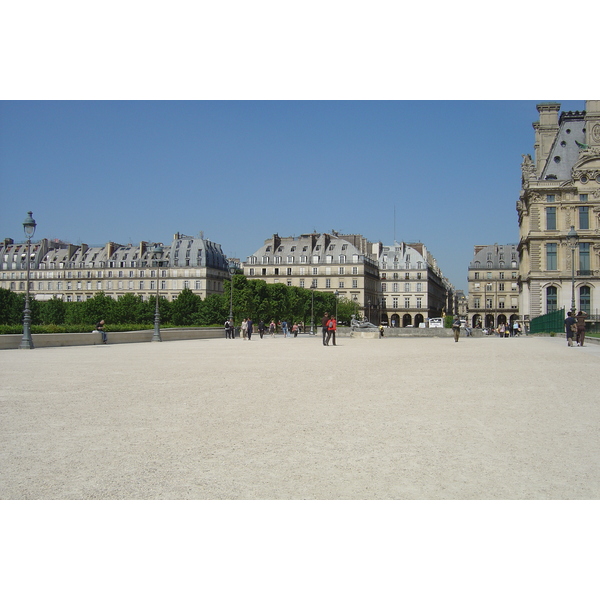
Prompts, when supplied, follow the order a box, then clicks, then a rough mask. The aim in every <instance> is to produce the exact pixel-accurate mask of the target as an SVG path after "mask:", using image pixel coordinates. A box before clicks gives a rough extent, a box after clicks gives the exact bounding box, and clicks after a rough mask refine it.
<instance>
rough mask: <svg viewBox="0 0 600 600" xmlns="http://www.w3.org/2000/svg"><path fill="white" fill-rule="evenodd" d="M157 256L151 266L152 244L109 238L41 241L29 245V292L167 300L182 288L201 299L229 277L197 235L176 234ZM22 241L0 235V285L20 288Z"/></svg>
mask: <svg viewBox="0 0 600 600" xmlns="http://www.w3.org/2000/svg"><path fill="white" fill-rule="evenodd" d="M159 246H160V248H161V250H162V252H163V255H162V257H161V260H160V263H159V264H158V265H157V261H156V254H155V253H154V249H155V246H154V245H151V244H148V243H147V242H141V243H140V244H139V245H138V246H133V245H131V244H129V245H126V246H124V245H120V244H115V243H114V242H109V243H108V244H106V245H105V246H99V247H93V246H88V245H87V244H81V245H79V246H77V245H73V244H67V243H64V242H60V241H58V240H47V239H43V240H41V241H39V242H36V243H32V245H31V256H30V261H31V263H30V269H31V274H30V292H31V294H32V295H33V297H34V298H36V299H37V300H49V299H50V298H52V297H54V296H56V297H57V298H61V299H63V300H65V301H67V302H81V301H84V300H87V299H88V298H91V297H92V296H93V295H94V294H95V293H96V292H99V291H103V292H104V293H105V294H107V295H109V296H112V297H114V298H118V297H119V296H122V295H123V294H126V293H134V294H138V295H141V296H142V297H143V298H147V297H148V296H154V295H155V294H156V287H157V282H158V287H159V289H160V295H161V296H162V297H164V298H167V299H169V300H172V299H174V298H176V297H177V295H178V294H179V292H180V291H181V290H183V289H184V288H190V289H191V290H192V291H193V292H194V293H195V294H198V295H199V296H201V297H202V298H205V297H206V296H208V295H210V294H222V293H223V281H224V280H225V279H229V273H228V271H227V259H226V257H225V255H224V254H223V252H222V250H221V246H220V244H216V243H214V242H211V241H210V240H205V239H203V237H197V238H195V237H190V236H185V235H181V234H179V233H176V234H175V236H174V239H173V242H172V243H171V245H169V246H164V245H162V244H160V245H159ZM26 248H27V245H26V244H25V243H21V244H19V243H17V244H15V243H14V241H13V240H11V239H6V240H4V242H3V243H2V244H0V286H1V287H3V288H6V289H10V290H13V291H15V292H24V291H25V285H26V277H27V256H26Z"/></svg>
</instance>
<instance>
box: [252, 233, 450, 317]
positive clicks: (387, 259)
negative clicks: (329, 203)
mask: <svg viewBox="0 0 600 600" xmlns="http://www.w3.org/2000/svg"><path fill="white" fill-rule="evenodd" d="M242 266H243V270H244V275H245V276H246V277H247V278H249V279H262V280H263V281H266V282H267V283H283V284H285V285H289V286H298V287H302V288H309V289H314V290H317V291H321V292H332V293H337V294H338V296H339V298H348V299H349V300H352V301H354V302H357V303H358V305H359V307H360V311H361V312H362V314H363V315H364V316H365V317H366V318H367V320H369V321H371V322H372V323H374V324H377V325H378V324H379V323H383V324H389V325H390V326H392V325H395V326H396V327H406V326H411V327H412V326H418V325H419V323H422V322H425V321H426V320H427V319H428V318H429V317H434V316H436V317H437V316H441V314H442V313H443V311H444V310H447V305H448V302H449V300H448V299H449V298H451V297H452V286H451V285H450V283H449V282H448V280H447V279H445V278H444V277H443V275H442V273H441V271H440V269H439V267H438V266H437V262H436V260H435V259H434V258H433V256H432V255H431V254H430V253H429V252H428V251H427V249H426V247H425V246H424V245H423V244H420V243H419V244H405V243H404V242H402V243H395V244H393V245H391V246H384V245H383V244H382V243H381V242H377V243H372V242H369V241H368V240H367V239H366V238H364V237H363V236H362V235H358V234H352V235H344V234H339V233H338V232H336V231H332V232H331V233H311V234H304V235H301V236H298V237H280V236H279V235H278V234H275V235H273V236H272V237H271V238H269V239H267V240H265V242H264V244H263V245H262V246H261V247H260V248H259V249H258V250H257V251H256V252H254V253H253V254H251V255H250V256H249V257H248V259H247V261H246V262H244V263H243V265H242ZM450 310H451V309H450Z"/></svg>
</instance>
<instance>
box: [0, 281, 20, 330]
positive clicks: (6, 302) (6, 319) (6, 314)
mask: <svg viewBox="0 0 600 600" xmlns="http://www.w3.org/2000/svg"><path fill="white" fill-rule="evenodd" d="M24 308H25V297H24V296H20V295H19V294H15V292H13V291H12V290H5V289H4V288H0V324H1V325H18V324H19V323H22V322H23V309H24Z"/></svg>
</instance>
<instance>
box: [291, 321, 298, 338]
mask: <svg viewBox="0 0 600 600" xmlns="http://www.w3.org/2000/svg"><path fill="white" fill-rule="evenodd" d="M292 333H293V334H294V337H298V323H294V324H293V325H292Z"/></svg>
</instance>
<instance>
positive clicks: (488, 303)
mask: <svg viewBox="0 0 600 600" xmlns="http://www.w3.org/2000/svg"><path fill="white" fill-rule="evenodd" d="M481 300H482V298H477V297H475V298H473V309H474V310H479V309H480V308H481ZM485 307H486V308H487V309H493V308H508V307H507V305H506V298H501V299H499V300H498V306H497V307H494V299H493V298H485ZM510 308H511V309H513V310H517V309H518V308H519V300H518V298H510Z"/></svg>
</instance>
